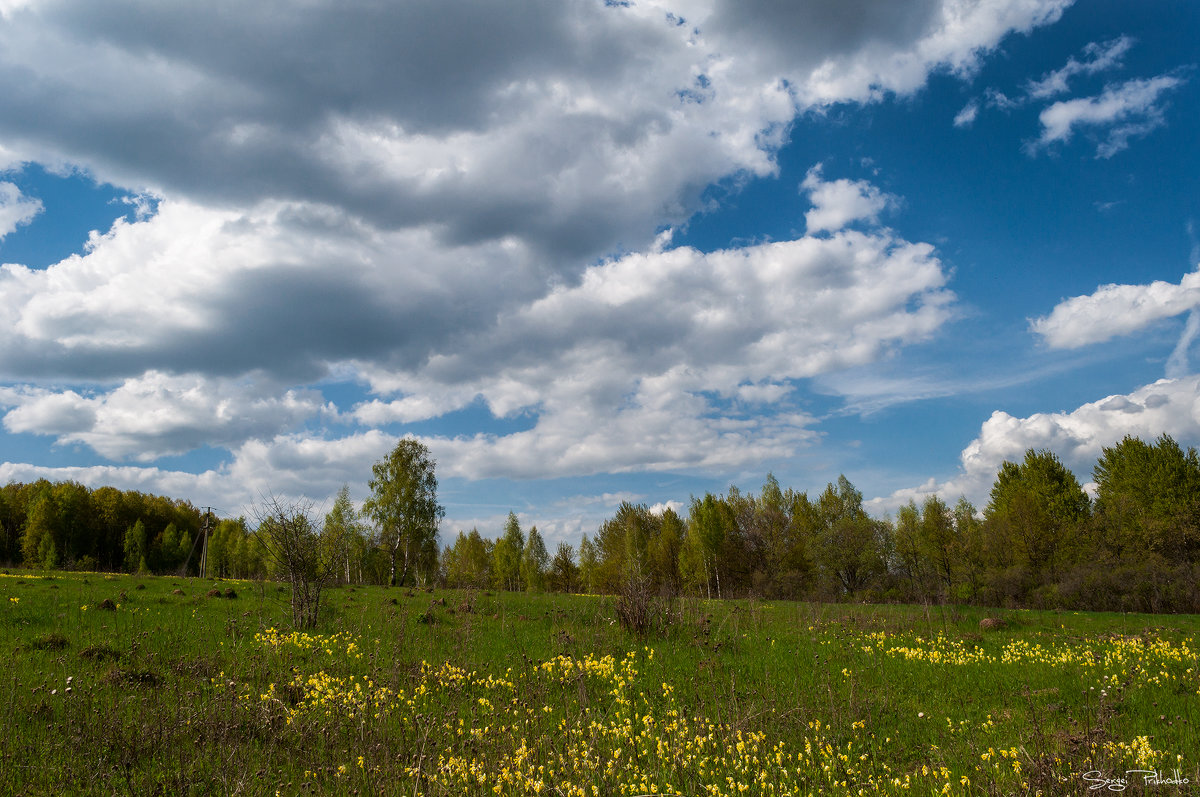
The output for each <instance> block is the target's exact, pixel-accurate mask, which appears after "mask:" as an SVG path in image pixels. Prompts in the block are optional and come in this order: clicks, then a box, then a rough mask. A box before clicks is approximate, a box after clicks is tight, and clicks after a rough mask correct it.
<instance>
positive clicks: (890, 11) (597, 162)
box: [0, 0, 1200, 542]
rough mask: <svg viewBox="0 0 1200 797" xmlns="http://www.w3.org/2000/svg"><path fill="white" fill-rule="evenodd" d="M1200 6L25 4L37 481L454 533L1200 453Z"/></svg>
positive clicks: (5, 257)
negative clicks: (428, 518) (425, 514)
mask: <svg viewBox="0 0 1200 797" xmlns="http://www.w3.org/2000/svg"><path fill="white" fill-rule="evenodd" d="M1198 29H1200V9H1198V8H1197V6H1196V5H1195V4H1193V3H1186V2H1148V3H1137V4H1134V3H1117V2H1089V3H1076V4H1071V3H1069V2H1065V0H1022V1H1021V2H1017V0H1013V1H1012V2H1003V1H1001V0H996V1H995V2H966V1H965V0H922V1H921V2H916V3H907V4H895V3H885V2H874V1H873V0H855V2H850V3H842V4H824V3H812V4H806V3H790V2H782V1H781V0H743V1H742V2H734V1H733V0H681V1H680V2H672V1H671V0H659V1H656V2H640V1H639V2H630V3H626V4H611V3H601V2H584V0H580V1H579V2H567V3H563V2H559V1H558V0H554V2H550V1H549V0H546V1H545V2H532V1H531V2H526V3H519V4H508V5H504V6H502V7H501V6H496V5H494V4H490V3H471V2H441V1H439V2H431V1H430V2H415V1H414V2H410V3H400V4H393V5H391V6H387V7H383V8H380V7H377V6H374V5H372V4H365V3H364V4H358V3H349V4H346V3H339V4H336V5H335V4H332V3H328V4H327V3H320V2H317V3H310V4H305V5H304V6H303V7H302V8H300V7H295V6H294V4H289V3H271V2H265V3H262V4H257V5H256V6H255V7H254V9H253V10H252V11H248V10H244V9H239V8H236V7H233V6H230V7H228V8H221V9H217V10H201V8H200V7H199V6H196V7H188V6H163V5H160V4H156V3H144V2H136V1H135V0H125V1H124V2H116V3H113V4H105V5H104V6H103V7H100V6H96V5H94V4H90V3H83V2H68V1H67V0H63V1H61V2H58V1H53V2H51V1H46V2H43V1H42V0H29V1H28V2H26V0H10V1H9V2H0V111H2V112H0V169H3V171H0V263H3V264H5V265H3V267H2V270H0V316H3V321H2V323H0V336H2V339H0V479H3V480H4V481H11V480H21V481H28V480H33V479H36V478H41V477H46V478H50V479H77V480H79V481H82V482H85V483H88V484H91V485H100V484H114V485H117V486H120V487H124V488H131V489H140V490H143V491H147V492H155V493H163V494H168V495H171V496H174V497H180V498H186V499H189V500H192V501H193V502H195V503H197V504H203V505H213V506H216V507H219V508H220V509H221V510H222V512H223V513H225V514H228V515H237V514H241V513H248V512H249V511H250V509H251V507H253V505H254V504H255V503H256V502H258V501H260V500H261V499H262V497H263V496H264V495H266V494H275V495H289V496H307V497H309V498H311V499H313V500H314V501H316V502H317V503H318V505H322V504H327V503H328V502H330V501H331V497H332V496H333V495H334V494H335V493H336V492H337V490H338V489H339V487H340V486H341V485H342V484H343V483H346V484H349V485H350V487H351V490H352V492H353V494H354V495H355V496H356V497H358V498H360V499H361V498H363V497H365V492H366V482H367V480H368V478H369V474H370V467H371V464H372V463H373V462H375V461H376V460H378V459H379V458H381V457H382V456H383V455H384V454H385V453H386V452H387V451H388V450H389V449H390V448H391V446H392V445H394V444H395V441H396V440H397V439H398V438H399V437H401V436H404V435H415V436H417V437H419V438H420V439H422V440H423V441H425V442H426V443H427V444H428V445H429V447H430V449H431V450H432V452H433V454H434V457H435V459H436V460H437V462H438V473H439V476H440V495H441V499H442V502H443V503H444V504H445V505H446V509H447V512H446V520H445V522H444V525H443V539H448V538H449V537H450V536H451V535H453V534H454V533H455V532H456V531H458V530H459V529H469V528H470V527H472V526H477V527H478V528H479V529H480V531H481V532H483V533H485V534H489V535H498V534H499V533H500V531H501V528H502V525H503V520H504V518H505V516H506V515H507V513H508V511H509V510H514V511H516V512H517V513H518V515H519V516H520V517H521V519H522V521H523V523H524V524H525V525H530V524H536V525H538V527H539V529H541V530H542V531H543V532H544V533H545V534H546V536H547V537H548V538H549V539H550V540H551V541H552V542H553V541H556V540H566V541H569V542H577V540H578V538H579V536H580V535H581V534H582V533H591V532H593V531H594V530H595V528H596V526H597V525H598V524H599V522H600V521H601V520H603V519H604V518H605V517H607V516H610V515H611V513H612V512H613V511H614V510H615V508H616V506H617V505H618V504H619V503H620V502H621V501H623V500H631V501H635V502H643V503H647V504H650V505H674V506H686V504H687V502H688V500H689V498H690V496H693V495H702V494H703V493H704V492H705V491H714V492H716V491H724V490H725V489H727V488H728V486H729V485H731V484H736V485H738V486H739V487H741V488H742V489H748V490H757V489H758V487H759V486H760V485H761V484H762V481H763V479H764V477H765V475H766V473H767V472H768V471H770V472H773V473H774V474H775V475H776V476H777V477H778V478H779V480H780V481H781V483H783V484H784V485H786V486H792V487H795V488H797V489H800V490H807V491H809V492H810V493H812V492H818V491H820V490H821V489H822V488H823V486H824V485H825V483H826V482H829V481H832V480H835V479H836V478H837V476H838V474H840V473H845V474H846V475H847V476H848V477H849V478H850V479H851V481H852V482H854V483H855V485H856V486H858V487H859V489H861V490H862V491H863V493H864V494H865V496H866V497H867V498H868V499H869V501H870V506H871V508H872V510H873V511H875V512H876V513H877V514H880V515H883V514H886V513H888V512H892V511H894V510H895V508H896V507H897V506H898V505H900V504H903V503H905V502H907V501H908V500H909V499H917V500H920V499H921V497H923V496H924V495H927V494H929V493H933V492H937V493H940V494H941V495H942V496H943V497H944V498H945V499H947V500H948V501H954V500H957V498H958V496H959V495H966V496H967V497H968V498H970V499H971V500H972V501H974V502H975V503H976V504H977V505H978V506H980V507H982V506H983V505H984V504H985V503H986V500H987V493H988V490H989V489H990V486H991V482H992V479H993V478H994V475H995V472H996V469H997V468H998V466H999V464H1000V463H1001V462H1002V461H1003V460H1004V459H1015V458H1018V457H1020V456H1021V455H1022V453H1023V452H1024V450H1025V449H1027V448H1030V447H1034V448H1050V449H1052V450H1054V451H1055V452H1056V453H1058V454H1059V456H1060V457H1062V458H1063V459H1064V461H1066V462H1067V463H1068V464H1069V465H1070V466H1071V467H1073V468H1074V469H1075V470H1076V473H1077V474H1078V475H1079V476H1080V477H1081V481H1085V482H1086V481H1087V480H1088V479H1089V478H1090V471H1091V466H1092V464H1093V462H1094V460H1095V458H1096V456H1097V455H1098V454H1099V453H1100V450H1101V448H1102V447H1103V446H1106V445H1111V444H1113V443H1115V442H1117V441H1118V440H1120V439H1121V437H1122V436H1124V435H1126V434H1133V435H1140V436H1142V437H1144V438H1150V437H1154V436H1157V435H1158V434H1160V433H1164V432H1166V433H1169V434H1171V435H1173V436H1175V437H1176V439H1178V440H1179V441H1180V442H1182V443H1185V444H1188V445H1196V444H1198V443H1200V392H1198V391H1200V381H1198V379H1197V377H1196V376H1195V370H1196V369H1195V368H1194V367H1193V364H1192V360H1193V359H1195V358H1197V357H1198V356H1200V353H1197V351H1196V347H1195V346H1193V340H1194V338H1195V337H1196V336H1197V333H1198V332H1200V312H1197V306H1198V305H1200V275H1198V274H1197V267H1198V265H1200V199H1198V196H1200V192H1198V190H1197V189H1198V188H1200V186H1198V182H1200V181H1198V176H1200V162H1198V150H1200V148H1198V147H1197V145H1196V135H1195V130H1194V126H1195V120H1196V119H1198V118H1200V113H1198V111H1200V74H1197V58H1196V49H1195V45H1194V34H1195V31H1196V30H1198Z"/></svg>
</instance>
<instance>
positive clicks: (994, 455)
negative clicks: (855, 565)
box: [870, 376, 1200, 511]
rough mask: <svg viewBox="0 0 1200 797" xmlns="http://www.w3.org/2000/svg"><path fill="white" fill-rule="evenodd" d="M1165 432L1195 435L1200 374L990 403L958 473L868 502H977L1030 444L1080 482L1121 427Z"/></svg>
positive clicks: (1198, 432)
mask: <svg viewBox="0 0 1200 797" xmlns="http://www.w3.org/2000/svg"><path fill="white" fill-rule="evenodd" d="M1164 433H1165V434H1169V435H1171V436H1172V437H1174V438H1175V439H1177V440H1181V441H1186V440H1197V439H1200V376H1190V377H1186V378H1182V379H1160V380H1159V381H1157V382H1155V383H1153V384H1150V385H1146V386H1144V387H1140V388H1138V389H1137V390H1135V391H1133V392H1132V393H1129V394H1128V395H1114V396H1107V397H1105V398H1103V399H1100V400H1099V401H1093V402H1090V403H1088V404H1084V405H1083V406H1081V407H1079V408H1078V409H1075V410H1072V411H1070V412H1049V413H1035V414H1034V415H1030V416H1029V417H1026V418H1018V417H1015V416H1012V415H1009V414H1008V413H1007V412H1003V411H999V410H997V411H996V412H993V413H992V415H991V417H990V418H988V419H987V420H986V421H984V423H983V426H982V427H981V428H980V430H979V436H978V437H976V438H975V439H974V440H973V441H971V443H970V444H969V445H968V446H967V447H966V448H964V449H963V452H962V456H961V468H960V470H959V473H958V474H957V475H955V476H954V477H952V478H950V479H949V480H947V481H944V482H937V481H936V480H933V479H931V480H929V481H928V482H926V483H925V484H923V485H921V486H919V487H914V488H906V489H903V490H897V491H896V492H894V493H892V494H891V495H890V496H887V497H881V498H875V499H873V500H872V501H871V502H870V504H871V506H873V507H874V508H875V509H876V510H877V511H884V510H894V509H895V508H896V507H899V506H901V505H903V504H905V503H907V502H908V501H909V500H910V499H915V500H917V501H918V502H919V501H920V500H921V499H922V498H923V497H925V496H927V495H934V494H936V495H940V496H941V497H942V498H943V499H949V500H954V499H956V498H957V497H958V496H959V495H965V496H966V497H967V498H968V499H969V500H971V501H972V502H973V503H974V504H975V505H976V507H977V508H979V509H982V508H983V506H984V505H986V503H987V501H988V494H989V492H990V490H991V487H992V484H993V482H994V481H995V479H996V473H997V471H999V469H1000V465H1001V464H1002V463H1003V462H1005V461H1006V460H1007V461H1009V462H1018V461H1020V460H1021V459H1022V458H1023V457H1024V456H1025V452H1026V451H1027V450H1029V449H1031V448H1033V449H1049V450H1051V451H1053V452H1054V453H1055V454H1056V455H1058V457H1059V458H1060V459H1061V460H1062V461H1063V462H1064V464H1066V465H1067V466H1068V467H1070V468H1072V469H1073V470H1074V471H1075V474H1076V475H1077V476H1079V477H1080V481H1081V482H1087V481H1088V480H1089V478H1090V475H1091V470H1092V466H1093V465H1094V464H1095V461H1096V459H1097V458H1098V457H1099V456H1100V454H1101V453H1102V449H1103V448H1105V447H1106V446H1112V445H1115V444H1116V443H1119V442H1120V441H1121V439H1122V438H1124V437H1125V436H1126V435H1131V436H1134V437H1140V438H1142V439H1143V440H1147V441H1149V440H1153V439H1155V438H1157V437H1158V436H1159V435H1161V434H1164Z"/></svg>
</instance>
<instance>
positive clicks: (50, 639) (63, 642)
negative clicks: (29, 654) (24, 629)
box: [29, 631, 71, 650]
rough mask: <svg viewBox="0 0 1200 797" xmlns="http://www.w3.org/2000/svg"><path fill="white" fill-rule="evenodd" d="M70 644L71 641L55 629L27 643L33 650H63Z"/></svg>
mask: <svg viewBox="0 0 1200 797" xmlns="http://www.w3.org/2000/svg"><path fill="white" fill-rule="evenodd" d="M70 646H71V641H70V640H69V639H67V638H66V637H65V636H63V635H62V634H60V633H58V632H57V631H52V632H50V633H49V634H43V635H42V636H40V637H38V638H37V639H35V640H33V641H32V642H30V643H29V647H30V648H31V649H33V650H63V649H64V648H69V647H70Z"/></svg>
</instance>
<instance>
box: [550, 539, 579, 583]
mask: <svg viewBox="0 0 1200 797" xmlns="http://www.w3.org/2000/svg"><path fill="white" fill-rule="evenodd" d="M549 581H550V589H552V590H554V591H555V592H574V591H575V590H576V589H578V587H579V566H578V565H576V564H575V549H574V548H573V547H571V546H570V545H569V544H567V543H566V542H560V543H559V544H558V549H557V550H556V551H555V552H554V559H553V560H551V562H550V575H549Z"/></svg>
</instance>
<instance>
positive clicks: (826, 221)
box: [800, 164, 896, 235]
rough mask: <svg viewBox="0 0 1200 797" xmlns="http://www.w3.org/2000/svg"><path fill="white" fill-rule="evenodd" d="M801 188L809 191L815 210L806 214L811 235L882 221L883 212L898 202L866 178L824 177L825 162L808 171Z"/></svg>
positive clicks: (805, 218) (806, 221)
mask: <svg viewBox="0 0 1200 797" xmlns="http://www.w3.org/2000/svg"><path fill="white" fill-rule="evenodd" d="M800 188H801V190H803V191H805V192H807V193H808V196H809V199H810V200H811V201H812V203H813V208H812V210H810V211H808V212H807V213H805V214H804V222H805V225H806V226H807V229H808V233H809V235H812V234H813V233H815V232H821V231H828V232H835V231H837V230H840V229H842V228H843V227H845V226H846V225H847V224H850V223H851V222H855V221H869V222H871V223H872V224H877V223H878V222H879V214H880V213H882V212H883V211H884V210H886V209H887V208H889V207H894V206H895V205H896V198H895V197H894V196H892V195H891V194H885V193H884V192H882V191H880V190H879V189H878V188H876V187H875V186H873V185H871V184H870V183H868V182H866V181H865V180H845V179H841V180H834V181H832V182H826V181H824V180H822V179H821V164H817V165H816V166H814V167H812V168H811V169H809V170H808V174H806V175H805V176H804V182H802V183H801V184H800Z"/></svg>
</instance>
